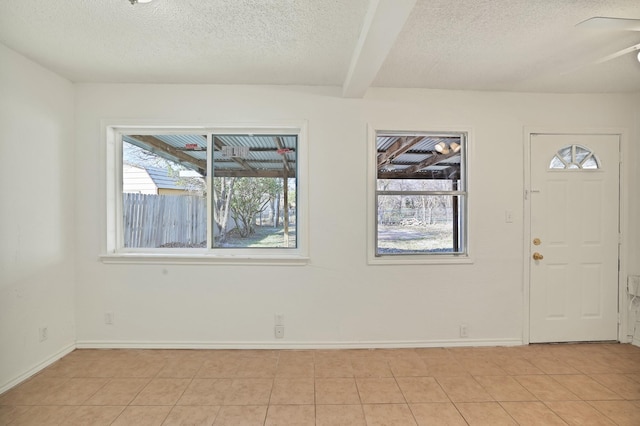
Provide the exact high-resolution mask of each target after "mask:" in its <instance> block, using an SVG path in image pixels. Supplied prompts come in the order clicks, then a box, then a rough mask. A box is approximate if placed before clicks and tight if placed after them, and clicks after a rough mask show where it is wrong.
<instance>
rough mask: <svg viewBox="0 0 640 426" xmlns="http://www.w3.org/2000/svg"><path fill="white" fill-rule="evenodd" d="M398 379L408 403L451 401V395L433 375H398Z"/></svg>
mask: <svg viewBox="0 0 640 426" xmlns="http://www.w3.org/2000/svg"><path fill="white" fill-rule="evenodd" d="M396 381H397V382H398V386H399V387H400V390H401V391H402V394H403V395H404V398H405V399H406V401H407V402H408V403H416V402H449V397H448V396H447V394H446V393H445V392H444V390H442V388H441V387H440V385H439V384H438V382H437V381H436V379H434V378H433V377H398V378H396Z"/></svg>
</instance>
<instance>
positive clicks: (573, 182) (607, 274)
mask: <svg viewBox="0 0 640 426" xmlns="http://www.w3.org/2000/svg"><path fill="white" fill-rule="evenodd" d="M530 149H531V155H530V161H531V165H530V170H531V188H530V190H531V194H530V196H531V198H530V208H531V215H530V217H531V234H530V235H531V241H529V247H530V252H529V262H530V269H529V270H530V274H531V275H530V292H529V296H530V298H529V301H530V307H529V311H530V312H529V313H530V322H529V324H530V334H529V340H530V342H532V343H534V342H570V341H598V340H617V339H618V244H619V237H618V235H619V225H618V222H619V221H618V217H619V216H618V209H619V187H620V185H619V179H620V177H619V176H620V173H619V169H620V167H619V164H620V160H619V159H620V137H619V136H618V135H552V134H532V135H531V140H530Z"/></svg>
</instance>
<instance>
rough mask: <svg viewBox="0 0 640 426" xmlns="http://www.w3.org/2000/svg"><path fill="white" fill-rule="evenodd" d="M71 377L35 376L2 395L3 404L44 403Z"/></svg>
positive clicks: (1, 401)
mask: <svg viewBox="0 0 640 426" xmlns="http://www.w3.org/2000/svg"><path fill="white" fill-rule="evenodd" d="M69 380H71V379H69V378H47V377H38V376H36V377H34V378H31V379H29V380H27V381H26V382H24V383H21V384H20V385H18V386H16V387H15V388H13V389H11V390H9V391H8V392H6V393H4V394H2V396H0V404H1V405H42V404H43V402H44V399H45V398H47V397H48V396H49V395H50V394H51V393H55V392H57V391H58V389H61V388H62V386H63V385H64V384H65V383H66V382H67V381H69Z"/></svg>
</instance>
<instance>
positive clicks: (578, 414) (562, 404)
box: [545, 401, 614, 426]
mask: <svg viewBox="0 0 640 426" xmlns="http://www.w3.org/2000/svg"><path fill="white" fill-rule="evenodd" d="M545 405H546V406H547V407H549V408H550V409H551V410H553V411H554V412H555V413H556V414H557V415H558V416H560V418H562V420H564V421H565V422H567V423H568V424H569V425H572V426H583V425H589V426H608V425H613V424H614V423H613V422H612V421H611V420H609V418H607V417H606V416H605V415H604V414H602V413H600V412H599V411H598V410H596V409H595V408H593V407H592V406H591V405H589V404H588V403H586V402H584V401H547V402H545Z"/></svg>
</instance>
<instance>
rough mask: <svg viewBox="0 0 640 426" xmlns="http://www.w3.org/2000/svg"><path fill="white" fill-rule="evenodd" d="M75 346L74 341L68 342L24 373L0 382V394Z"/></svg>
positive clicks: (67, 352) (69, 351)
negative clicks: (5, 381)
mask: <svg viewBox="0 0 640 426" xmlns="http://www.w3.org/2000/svg"><path fill="white" fill-rule="evenodd" d="M75 348H76V344H75V343H72V344H70V345H68V346H65V347H64V348H62V349H61V350H59V351H58V352H56V353H55V354H53V355H51V356H50V357H49V358H47V359H45V360H44V361H42V362H40V363H38V364H36V365H34V366H33V367H31V368H30V369H29V370H27V371H25V372H24V373H22V374H20V375H19V376H17V377H15V378H14V379H12V380H9V381H8V382H7V383H3V384H1V385H0V394H1V393H3V392H6V391H8V390H9V389H11V388H12V387H14V386H16V385H18V384H20V383H22V382H24V381H25V380H27V379H28V378H29V377H31V376H33V375H34V374H36V373H38V372H40V371H41V370H43V369H45V368H47V367H48V366H50V365H51V364H53V363H54V362H56V361H57V360H59V359H60V358H62V357H63V356H65V355H68V354H69V353H71V352H73V350H74V349H75Z"/></svg>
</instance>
